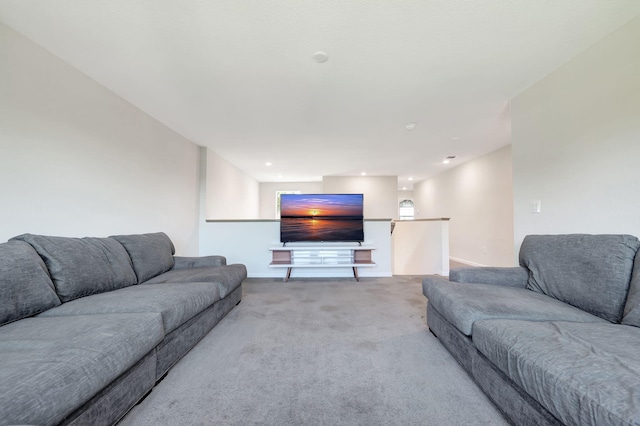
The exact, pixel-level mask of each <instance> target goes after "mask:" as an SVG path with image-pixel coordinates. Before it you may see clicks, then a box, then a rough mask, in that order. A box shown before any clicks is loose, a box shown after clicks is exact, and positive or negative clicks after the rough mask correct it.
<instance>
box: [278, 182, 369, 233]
mask: <svg viewBox="0 0 640 426" xmlns="http://www.w3.org/2000/svg"><path fill="white" fill-rule="evenodd" d="M363 201H364V197H363V194H282V195H281V196H280V241H281V242H282V243H290V242H360V243H361V242H363V241H364V219H363V210H364V209H363V206H364V205H363Z"/></svg>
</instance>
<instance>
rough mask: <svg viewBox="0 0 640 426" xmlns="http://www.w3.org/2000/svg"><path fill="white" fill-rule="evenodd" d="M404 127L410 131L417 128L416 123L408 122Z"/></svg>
mask: <svg viewBox="0 0 640 426" xmlns="http://www.w3.org/2000/svg"><path fill="white" fill-rule="evenodd" d="M404 128H405V129H407V130H409V131H411V130H414V129H415V128H416V123H407V124H405V125H404Z"/></svg>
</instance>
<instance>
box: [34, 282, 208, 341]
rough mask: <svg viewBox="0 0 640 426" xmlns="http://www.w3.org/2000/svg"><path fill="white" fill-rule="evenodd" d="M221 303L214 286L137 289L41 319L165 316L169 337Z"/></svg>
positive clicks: (62, 309) (100, 297) (76, 302)
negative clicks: (117, 314)
mask: <svg viewBox="0 0 640 426" xmlns="http://www.w3.org/2000/svg"><path fill="white" fill-rule="evenodd" d="M218 300H220V292H219V290H218V287H217V286H216V285H215V284H213V283H180V284H164V285H162V286H159V285H158V286H154V285H142V286H140V285H136V286H132V287H127V288H122V289H120V290H115V291H110V292H108V293H101V294H94V295H92V296H88V297H83V298H82V299H77V300H74V301H71V302H67V303H64V304H62V305H61V306H58V307H57V308H53V309H49V310H48V311H46V312H44V313H42V314H40V316H39V318H43V317H58V316H69V315H91V314H113V313H135V312H155V313H159V314H160V315H161V316H162V324H163V327H164V332H165V334H169V333H170V332H172V331H173V330H175V329H176V328H178V327H179V326H180V325H182V324H184V323H185V322H187V321H188V320H189V319H191V318H193V317H194V316H196V315H197V314H199V313H200V312H202V311H204V310H205V309H206V308H208V307H209V306H211V305H213V304H214V303H215V302H217V301H218Z"/></svg>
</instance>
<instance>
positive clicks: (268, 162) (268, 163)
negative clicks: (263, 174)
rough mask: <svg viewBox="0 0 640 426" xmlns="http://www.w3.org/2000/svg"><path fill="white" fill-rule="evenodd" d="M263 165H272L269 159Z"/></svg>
mask: <svg viewBox="0 0 640 426" xmlns="http://www.w3.org/2000/svg"><path fill="white" fill-rule="evenodd" d="M264 165H265V166H267V167H269V166H271V165H272V163H271V161H267V162H266V163H264Z"/></svg>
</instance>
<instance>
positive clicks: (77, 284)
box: [12, 234, 136, 302]
mask: <svg viewBox="0 0 640 426" xmlns="http://www.w3.org/2000/svg"><path fill="white" fill-rule="evenodd" d="M12 240H17V241H24V242H26V243H29V244H30V245H31V246H32V247H33V248H34V249H35V250H36V251H37V252H38V254H39V255H40V257H41V258H42V260H44V263H45V264H46V265H47V269H48V270H49V275H50V276H51V279H52V281H53V284H54V286H55V289H56V293H57V294H58V297H59V298H60V300H61V301H62V302H68V301H69V300H73V299H77V298H79V297H83V296H88V295H90V294H96V293H103V292H105V291H110V290H115V289H118V288H122V287H126V286H129V285H132V284H135V283H136V274H135V273H134V272H133V268H132V267H131V259H129V255H128V254H127V252H126V251H125V249H124V247H122V245H121V244H120V243H119V242H117V241H116V240H113V239H111V238H69V237H49V236H44V235H32V234H24V235H19V236H17V237H14V238H12Z"/></svg>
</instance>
